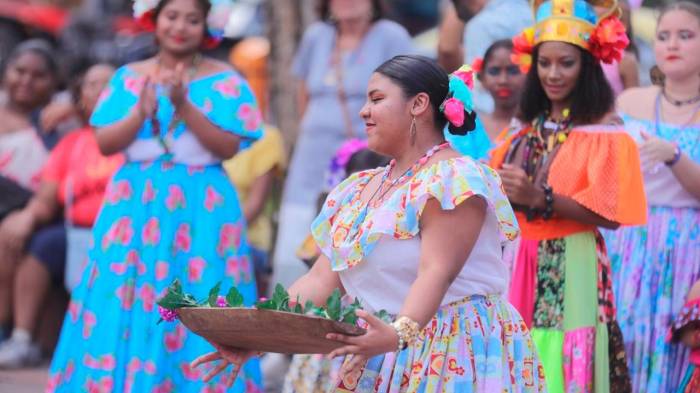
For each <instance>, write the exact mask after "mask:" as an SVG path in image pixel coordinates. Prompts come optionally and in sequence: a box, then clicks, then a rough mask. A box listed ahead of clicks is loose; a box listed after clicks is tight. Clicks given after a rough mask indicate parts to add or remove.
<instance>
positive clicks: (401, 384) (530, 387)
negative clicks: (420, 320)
mask: <svg viewBox="0 0 700 393" xmlns="http://www.w3.org/2000/svg"><path fill="white" fill-rule="evenodd" d="M332 391H334V392H392V393H394V392H396V393H398V392H411V393H417V392H431V393H432V392H450V393H451V392H460V393H472V392H483V393H486V392H499V393H501V392H503V393H506V392H525V393H529V392H533V393H534V392H544V391H545V382H544V373H543V370H542V365H541V364H540V361H539V360H538V357H537V354H536V351H535V347H534V344H533V342H532V339H531V338H530V332H529V330H528V328H527V327H526V326H525V323H524V322H523V320H522V318H521V317H520V315H518V313H517V311H515V309H514V308H513V306H511V305H510V304H509V303H508V302H507V301H505V300H504V299H503V298H502V297H500V296H488V297H485V296H470V297H468V298H465V299H464V300H461V301H459V302H455V303H452V304H450V305H447V306H444V307H442V308H441V309H440V310H439V311H438V312H437V314H436V315H435V317H433V319H432V320H431V321H430V322H429V323H428V324H427V326H426V327H425V328H424V329H423V331H422V333H421V335H420V337H419V339H418V340H417V341H416V342H415V343H414V344H413V345H411V346H410V347H409V348H407V349H405V350H403V351H400V352H398V353H389V354H385V355H379V356H376V357H373V358H372V359H370V360H369V361H368V362H367V365H366V366H365V367H364V369H363V370H361V371H359V372H358V373H356V374H352V375H346V376H344V377H343V379H342V380H340V381H338V383H337V386H336V387H335V388H334V389H333V390H332Z"/></svg>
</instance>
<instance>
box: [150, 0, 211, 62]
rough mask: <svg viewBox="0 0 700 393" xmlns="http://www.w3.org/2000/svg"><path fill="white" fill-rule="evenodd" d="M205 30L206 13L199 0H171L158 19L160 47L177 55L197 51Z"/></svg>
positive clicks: (157, 33)
mask: <svg viewBox="0 0 700 393" xmlns="http://www.w3.org/2000/svg"><path fill="white" fill-rule="evenodd" d="M205 31H206V15H204V10H203V9H202V7H201V6H200V5H199V3H198V2H197V0H170V1H168V3H167V4H166V5H165V6H164V7H163V9H162V10H161V11H160V13H159V14H158V18H157V19H156V32H155V34H156V38H157V39H158V43H159V45H160V47H161V48H162V49H164V50H167V51H170V52H172V53H174V54H176V55H185V54H189V53H192V52H194V51H197V50H198V49H199V47H200V45H201V43H202V41H203V40H204V36H205Z"/></svg>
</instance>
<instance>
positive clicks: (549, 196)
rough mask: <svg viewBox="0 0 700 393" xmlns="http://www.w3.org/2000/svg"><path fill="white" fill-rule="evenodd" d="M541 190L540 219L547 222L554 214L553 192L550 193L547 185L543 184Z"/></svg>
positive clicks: (549, 187)
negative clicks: (542, 192) (542, 191)
mask: <svg viewBox="0 0 700 393" xmlns="http://www.w3.org/2000/svg"><path fill="white" fill-rule="evenodd" d="M542 188H543V189H544V212H542V219H543V220H549V219H550V218H552V214H554V192H553V191H552V187H551V186H550V185H548V184H545V185H544V186H543V187H542Z"/></svg>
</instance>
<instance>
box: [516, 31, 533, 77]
mask: <svg viewBox="0 0 700 393" xmlns="http://www.w3.org/2000/svg"><path fill="white" fill-rule="evenodd" d="M534 46H535V28H534V27H528V28H527V29H525V30H523V31H522V32H521V33H520V34H518V35H516V36H515V37H513V53H512V54H511V55H510V60H511V61H512V62H513V63H515V64H517V65H518V66H519V67H520V71H521V72H522V73H523V74H525V73H527V72H528V71H529V70H530V66H531V65H532V49H533V48H534Z"/></svg>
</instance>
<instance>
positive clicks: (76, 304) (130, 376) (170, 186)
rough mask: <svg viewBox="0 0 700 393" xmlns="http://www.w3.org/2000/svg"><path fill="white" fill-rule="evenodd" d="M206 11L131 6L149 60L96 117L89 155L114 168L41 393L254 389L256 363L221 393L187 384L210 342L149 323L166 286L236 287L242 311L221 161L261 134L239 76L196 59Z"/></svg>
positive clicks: (199, 291)
mask: <svg viewBox="0 0 700 393" xmlns="http://www.w3.org/2000/svg"><path fill="white" fill-rule="evenodd" d="M144 3H147V2H145V1H144ZM150 3H153V2H150ZM212 3H213V4H210V2H209V1H207V0H160V1H159V2H157V5H156V6H155V8H153V9H152V10H149V9H147V8H146V11H144V7H141V12H144V13H145V16H144V18H152V20H153V21H154V22H155V35H156V39H157V41H158V43H159V45H160V50H159V53H158V54H157V55H156V56H155V57H154V58H152V59H148V60H145V61H142V62H138V63H132V64H129V65H127V66H124V67H122V68H120V69H119V70H118V71H117V72H116V74H115V76H114V77H113V79H112V81H111V82H110V84H109V85H108V87H107V88H106V90H105V91H103V93H102V97H101V99H100V103H99V104H98V106H97V108H96V109H95V112H94V114H93V117H92V119H91V122H92V125H93V126H94V127H95V128H96V129H97V131H96V132H97V140H98V144H99V146H100V149H101V150H102V152H103V153H105V154H111V153H115V152H118V151H125V152H126V156H127V162H126V163H125V164H124V166H123V167H122V168H121V169H120V170H118V171H117V173H116V174H115V175H114V178H113V179H112V182H111V184H110V185H109V187H108V189H107V192H106V194H105V201H104V204H103V207H102V210H101V212H100V214H99V217H98V219H97V221H96V223H95V226H94V231H93V241H94V246H93V249H92V250H91V252H90V261H89V263H88V265H87V267H86V270H85V272H84V274H83V280H82V282H81V283H80V285H79V286H78V287H77V288H76V290H75V291H74V293H73V298H72V299H71V302H70V305H69V309H68V312H67V314H66V318H65V322H64V326H63V330H62V332H61V338H60V341H59V344H58V347H57V349H56V352H55V356H54V359H53V362H52V364H51V368H50V374H49V386H48V388H47V391H50V392H53V391H57V392H78V391H89V392H93V391H99V392H102V391H115V392H130V391H134V392H220V391H234V392H243V391H246V392H256V391H259V390H260V386H261V375H260V370H259V365H258V362H257V361H256V360H254V361H252V362H249V363H247V364H246V366H245V369H244V373H243V375H242V376H239V378H238V379H237V380H236V381H235V383H234V388H233V389H232V390H227V389H226V386H227V385H228V384H229V382H231V381H228V380H227V379H226V378H219V379H216V380H214V381H212V382H209V383H206V384H204V383H202V382H200V381H199V379H200V378H201V375H200V374H201V373H202V372H203V371H200V370H194V369H191V368H190V367H189V365H188V362H189V361H190V360H191V359H193V358H195V357H197V356H199V355H201V354H202V353H205V352H207V351H208V350H210V347H209V345H208V344H207V343H206V342H205V341H204V340H203V339H201V338H200V337H198V336H195V335H194V334H192V333H189V332H187V331H186V330H185V328H184V327H183V326H182V325H181V324H176V323H167V322H166V323H160V324H159V323H158V322H159V319H160V318H159V313H158V306H157V305H156V303H155V302H156V300H157V299H158V298H159V297H160V296H162V295H163V294H164V292H165V290H166V288H167V286H168V285H169V284H170V283H172V282H173V280H175V279H179V280H180V282H181V283H182V285H183V289H184V290H185V291H186V292H190V293H193V294H194V295H195V296H198V297H200V298H203V297H205V296H206V294H207V292H208V290H209V289H210V288H211V287H213V286H214V285H215V284H216V283H217V282H219V281H221V282H222V292H224V293H225V291H227V290H228V288H230V287H231V286H236V287H237V288H238V289H239V290H240V292H241V293H242V294H243V296H244V298H245V300H246V301H247V303H248V304H252V303H253V301H254V300H255V293H256V289H255V281H254V276H253V273H252V266H251V263H250V261H249V258H248V246H247V244H246V239H245V224H244V222H243V219H242V215H241V209H240V206H239V203H238V197H237V195H236V192H235V190H234V188H233V187H232V186H231V183H230V182H229V180H228V178H227V177H226V174H225V172H224V171H223V169H222V167H221V161H222V160H223V159H226V158H229V157H231V156H233V155H234V154H235V153H236V151H237V149H238V147H239V144H241V143H244V142H246V141H250V140H253V139H257V138H259V137H260V135H261V117H260V114H259V112H258V109H257V106H256V103H255V100H254V98H253V95H252V93H251V91H250V89H249V87H248V84H247V83H246V82H245V81H244V80H243V79H242V77H241V76H240V75H238V74H237V73H236V72H234V71H233V70H231V69H230V68H229V67H228V66H227V65H225V64H222V63H219V62H216V61H214V60H210V59H206V58H202V56H201V54H200V48H201V47H203V45H205V43H208V42H212V38H213V35H212V33H211V32H210V31H208V30H207V23H206V20H207V15H208V14H209V17H210V18H211V16H212V15H211V13H215V12H217V2H216V1H214V2H212ZM139 5H144V4H139V2H137V4H136V7H135V8H136V10H137V12H138V11H139ZM210 7H211V13H210ZM210 20H211V19H210ZM209 27H211V24H210V25H209Z"/></svg>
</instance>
